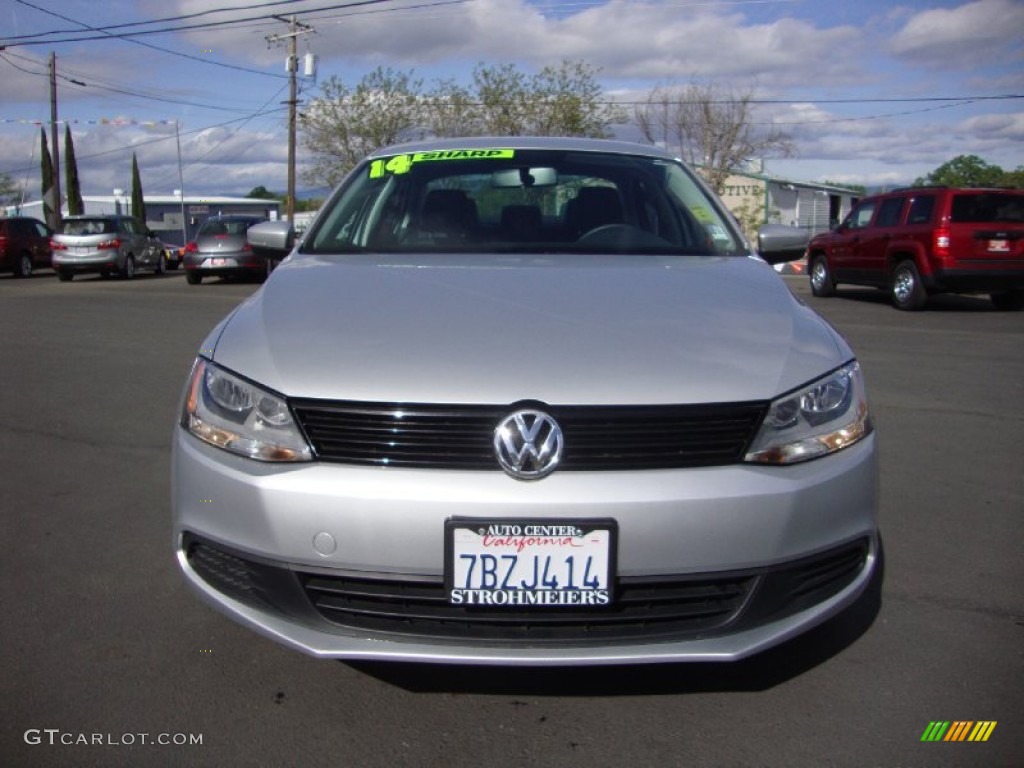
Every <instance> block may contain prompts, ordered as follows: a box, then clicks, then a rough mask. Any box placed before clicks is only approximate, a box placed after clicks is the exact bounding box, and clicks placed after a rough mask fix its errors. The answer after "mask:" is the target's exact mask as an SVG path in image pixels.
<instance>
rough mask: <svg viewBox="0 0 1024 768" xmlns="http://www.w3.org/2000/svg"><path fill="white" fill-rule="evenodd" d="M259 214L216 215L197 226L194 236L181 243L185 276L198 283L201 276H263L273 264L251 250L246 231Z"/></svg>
mask: <svg viewBox="0 0 1024 768" xmlns="http://www.w3.org/2000/svg"><path fill="white" fill-rule="evenodd" d="M261 221H266V219H264V218H262V217H259V216H218V217H216V218H213V219H207V220H206V221H205V222H203V225H202V226H201V227H199V232H198V233H196V239H195V240H193V241H191V242H190V243H188V245H186V246H185V260H184V262H183V263H184V267H185V277H186V278H187V279H188V281H189V283H191V284H192V285H198V284H199V283H200V282H202V280H203V278H204V277H209V276H214V275H216V276H218V277H265V276H266V275H267V274H269V272H270V270H271V269H272V267H273V265H272V263H271V262H270V261H268V260H267V259H266V257H264V256H262V255H260V254H258V253H256V252H254V251H253V249H252V247H251V246H250V245H249V243H248V241H247V240H246V233H247V232H248V231H249V227H251V226H252V225H253V224H259V223H260V222H261Z"/></svg>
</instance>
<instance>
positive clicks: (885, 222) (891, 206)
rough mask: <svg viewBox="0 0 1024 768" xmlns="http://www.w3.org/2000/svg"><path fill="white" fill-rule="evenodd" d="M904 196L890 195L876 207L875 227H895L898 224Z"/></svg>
mask: <svg viewBox="0 0 1024 768" xmlns="http://www.w3.org/2000/svg"><path fill="white" fill-rule="evenodd" d="M904 200H905V198H902V197H890V198H889V199H888V200H884V201H883V202H882V205H881V207H880V208H879V209H878V218H877V219H876V220H875V226H876V227H896V226H899V223H900V219H901V218H902V217H901V216H900V214H901V213H903V202H904Z"/></svg>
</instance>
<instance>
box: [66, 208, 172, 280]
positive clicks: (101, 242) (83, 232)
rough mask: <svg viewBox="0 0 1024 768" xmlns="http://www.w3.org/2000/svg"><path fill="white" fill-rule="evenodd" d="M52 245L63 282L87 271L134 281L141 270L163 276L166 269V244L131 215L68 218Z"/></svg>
mask: <svg viewBox="0 0 1024 768" xmlns="http://www.w3.org/2000/svg"><path fill="white" fill-rule="evenodd" d="M52 246H53V268H54V269H55V270H57V277H58V278H60V280H61V281H67V280H71V279H72V278H73V277H74V276H75V275H77V274H83V273H88V272H98V273H99V274H100V275H102V276H103V277H109V276H110V275H111V274H115V273H116V274H119V275H121V277H123V278H125V279H126V280H131V279H132V278H133V277H135V272H136V271H137V270H139V269H149V270H152V271H153V272H156V273H157V274H163V272H164V270H165V269H166V267H167V264H166V259H165V256H164V246H163V243H161V242H160V241H159V240H158V239H157V238H156V235H155V234H154V233H153V232H150V231H148V230H147V229H146V227H145V225H144V224H143V223H142V222H141V221H139V220H138V219H136V218H133V217H131V216H118V215H114V216H90V215H86V216H68V217H67V218H65V219H64V221H63V222H61V228H60V232H58V233H57V234H55V235H54V236H53V240H52Z"/></svg>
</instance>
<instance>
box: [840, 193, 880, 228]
mask: <svg viewBox="0 0 1024 768" xmlns="http://www.w3.org/2000/svg"><path fill="white" fill-rule="evenodd" d="M874 212H875V201H873V200H872V201H871V202H870V203H861V204H860V205H858V206H857V207H856V208H854V209H853V210H852V211H851V212H850V217H849V218H848V219H847V221H846V226H847V228H848V229H864V228H865V227H866V226H868V224H870V223H871V216H872V215H873V214H874Z"/></svg>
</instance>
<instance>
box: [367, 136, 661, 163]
mask: <svg viewBox="0 0 1024 768" xmlns="http://www.w3.org/2000/svg"><path fill="white" fill-rule="evenodd" d="M499 148H500V149H524V150H525V149H550V150H561V151H563V152H564V151H576V152H605V153H612V154H620V155H642V156H645V157H655V158H660V159H666V160H671V159H674V155H671V154H669V153H668V152H665V151H664V150H662V149H660V148H659V147H655V146H652V145H650V144H636V143H634V142H630V141H615V140H612V139H581V138H576V137H564V136H467V137H464V138H457V139H431V140H429V141H415V142H409V143H407V144H393V145H391V146H389V147H382V148H380V149H377V150H375V151H373V152H372V153H370V154H369V155H368V157H370V158H374V157H384V156H388V155H394V154H398V153H404V152H431V151H438V150H456V149H499Z"/></svg>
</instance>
